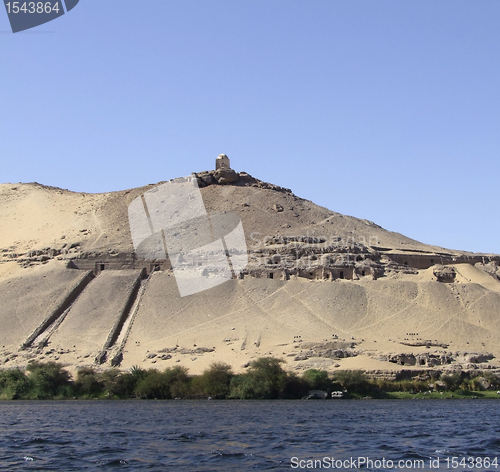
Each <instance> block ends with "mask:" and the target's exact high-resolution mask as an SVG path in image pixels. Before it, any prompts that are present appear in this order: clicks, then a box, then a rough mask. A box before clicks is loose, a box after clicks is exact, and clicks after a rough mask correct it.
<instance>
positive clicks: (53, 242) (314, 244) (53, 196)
mask: <svg viewBox="0 0 500 472" xmlns="http://www.w3.org/2000/svg"><path fill="white" fill-rule="evenodd" d="M193 179H196V185H197V186H198V187H200V189H201V195H202V198H203V203H204V206H205V208H206V210H207V212H208V213H209V214H212V215H213V214H219V215H220V214H223V215H224V214H233V215H236V216H237V217H238V218H239V219H241V223H242V227H243V230H244V236H245V239H246V244H247V247H248V257H249V264H248V265H247V267H246V268H245V269H244V270H243V271H242V273H240V274H238V276H237V277H236V278H233V279H232V280H228V281H227V282H225V283H222V284H220V285H217V286H215V287H213V288H211V289H209V290H205V291H202V292H199V293H194V294H192V295H189V296H184V297H181V296H180V294H179V289H178V286H177V283H176V278H175V276H174V273H173V271H172V270H171V268H170V261H169V260H168V259H166V260H160V259H161V258H160V259H158V260H155V261H144V260H142V259H141V258H138V257H137V255H136V254H135V252H134V246H133V243H132V237H131V232H130V227H129V217H128V208H129V205H130V204H131V202H132V201H134V200H135V199H136V198H137V197H141V195H144V194H145V193H147V192H148V191H151V190H153V189H155V188H158V187H159V186H161V185H162V184H163V183H160V184H155V185H149V186H146V187H142V188H136V189H130V190H126V191H120V192H112V193H105V194H85V193H75V192H71V191H68V190H62V189H59V188H53V187H46V186H43V185H40V184H37V183H32V184H15V185H14V184H2V185H0V306H1V309H0V323H1V325H2V330H1V332H0V338H1V339H0V366H2V367H8V366H15V365H25V364H26V362H27V361H28V360H29V359H40V360H57V361H59V362H62V363H64V364H66V365H68V366H70V367H72V368H74V367H77V366H82V365H98V366H101V367H102V368H107V367H109V366H111V365H119V366H121V367H123V368H128V367H131V366H132V365H144V366H148V367H152V366H155V367H158V368H163V367H167V366H172V365H178V364H179V363H180V364H182V365H186V366H187V367H189V368H190V371H191V372H192V373H197V372H201V371H202V370H203V369H204V368H206V367H207V366H208V365H209V364H210V363H211V362H213V361H214V360H220V361H225V362H229V363H231V364H232V365H233V366H234V368H235V369H236V370H242V369H244V368H245V367H244V366H246V365H247V364H248V362H249V361H251V360H252V359H255V358H257V357H260V356H264V355H273V356H277V357H281V358H283V359H285V360H286V361H287V365H288V368H289V369H291V370H298V371H300V370H303V369H307V368H310V367H321V368H325V369H327V370H330V371H331V370H335V369H344V368H363V369H367V370H370V371H385V372H391V371H397V370H401V369H429V368H436V369H459V368H463V369H483V368H497V367H498V366H500V362H499V361H498V358H499V356H500V345H499V343H498V336H499V334H500V271H499V268H498V267H499V264H500V257H499V256H495V255H485V254H470V253H461V252H458V251H453V250H449V249H444V248H441V247H435V246H429V245H425V244H422V243H420V242H418V241H415V240H412V239H410V238H407V237H405V236H403V235H401V234H399V233H393V232H390V231H386V230H384V229H383V228H381V227H380V226H378V225H376V224H375V223H372V222H370V221H367V220H361V219H357V218H354V217H350V216H345V215H341V214H339V213H335V212H333V211H330V210H328V209H326V208H323V207H319V206H317V205H315V204H314V203H312V202H310V201H307V200H304V199H301V198H299V197H297V196H295V195H294V194H293V193H292V192H291V191H290V190H288V189H284V188H281V187H277V186H275V185H272V184H268V183H265V182H261V181H259V180H258V179H255V178H253V177H251V176H250V175H248V174H246V173H244V172H241V173H235V172H234V171H231V170H230V169H222V170H221V171H217V172H200V173H198V174H194V175H193ZM185 231H186V232H187V233H189V234H194V232H196V231H197V228H195V227H194V226H193V225H192V226H191V227H190V226H189V225H188V226H187V227H186V228H185ZM155 266H156V269H159V270H154V269H155Z"/></svg>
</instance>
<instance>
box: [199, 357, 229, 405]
mask: <svg viewBox="0 0 500 472" xmlns="http://www.w3.org/2000/svg"><path fill="white" fill-rule="evenodd" d="M233 375H234V374H233V371H232V369H231V366H230V365H228V364H225V363H223V362H214V363H213V364H211V365H210V367H209V368H208V369H207V370H205V371H204V372H203V374H202V375H201V376H200V377H199V378H198V379H197V380H196V384H197V386H198V388H199V390H200V391H201V393H202V394H203V395H205V396H210V397H212V398H227V397H228V396H229V392H230V384H231V378H232V377H233Z"/></svg>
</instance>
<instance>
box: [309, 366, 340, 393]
mask: <svg viewBox="0 0 500 472" xmlns="http://www.w3.org/2000/svg"><path fill="white" fill-rule="evenodd" d="M302 379H303V380H304V381H305V382H306V384H307V386H308V387H309V389H311V390H326V391H331V390H332V385H333V382H332V381H331V379H330V378H329V377H328V372H327V371H326V370H319V369H309V370H306V371H305V372H304V373H303V374H302Z"/></svg>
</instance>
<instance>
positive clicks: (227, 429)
mask: <svg viewBox="0 0 500 472" xmlns="http://www.w3.org/2000/svg"><path fill="white" fill-rule="evenodd" d="M499 407H500V403H498V402H497V401H495V400H422V401H412V400H359V401H348V400H329V401H328V400H325V401H321V400H317V401H250V400H247V401H33V402H31V401H14V402H0V470H2V471H4V470H5V471H14V470H22V471H30V470H46V471H64V472H67V471H80V470H113V471H115V470H116V471H118V470H129V471H135V470H147V471H165V470H172V471H217V472H220V471H247V470H249V471H250V470H255V471H263V470H318V469H336V470H339V469H340V470H351V469H352V470H356V467H361V468H362V469H364V470H395V469H396V468H397V469H398V470H401V469H403V468H405V469H407V470H408V469H410V470H436V469H438V467H439V469H440V470H500V408H499ZM454 458H455V459H454ZM486 458H489V459H486ZM495 458H498V459H495ZM363 460H364V461H365V462H363ZM314 461H315V462H314ZM370 461H372V462H370ZM421 461H423V462H421ZM485 462H486V466H485ZM497 463H498V464H497Z"/></svg>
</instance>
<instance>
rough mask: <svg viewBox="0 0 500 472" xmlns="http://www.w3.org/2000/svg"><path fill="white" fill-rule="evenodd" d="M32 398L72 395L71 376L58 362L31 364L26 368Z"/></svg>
mask: <svg viewBox="0 0 500 472" xmlns="http://www.w3.org/2000/svg"><path fill="white" fill-rule="evenodd" d="M26 370H27V372H28V380H29V383H30V397H31V398H53V397H56V396H68V395H71V382H70V380H71V375H70V374H69V372H68V371H67V370H65V369H64V368H63V366H62V364H59V363H57V362H47V363H45V364H44V363H41V362H30V363H29V364H28V366H27V367H26Z"/></svg>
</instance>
